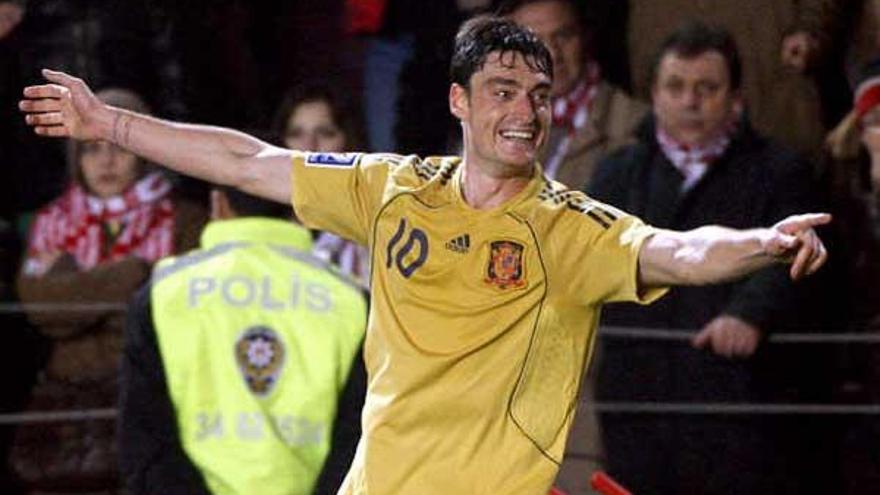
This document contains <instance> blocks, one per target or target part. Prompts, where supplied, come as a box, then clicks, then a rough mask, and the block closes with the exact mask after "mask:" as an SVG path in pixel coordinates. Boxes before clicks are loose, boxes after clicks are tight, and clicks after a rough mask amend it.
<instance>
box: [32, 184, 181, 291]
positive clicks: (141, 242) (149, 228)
mask: <svg viewBox="0 0 880 495" xmlns="http://www.w3.org/2000/svg"><path fill="white" fill-rule="evenodd" d="M170 192H171V183H170V182H169V181H168V180H167V179H165V177H163V176H162V175H161V174H160V173H152V174H149V175H147V176H146V177H144V178H142V179H141V180H139V181H137V182H136V183H135V184H133V185H132V186H131V187H129V188H128V189H127V190H126V191H125V192H123V193H122V194H120V195H118V196H113V197H110V198H103V199H102V198H98V197H97V196H93V195H90V194H88V193H87V192H86V190H85V189H84V188H83V187H82V186H80V185H79V184H73V185H71V186H70V187H69V188H68V189H67V191H65V192H64V194H63V195H62V196H61V197H60V198H58V199H57V200H55V201H53V202H52V203H51V204H49V205H48V206H46V207H45V208H44V209H43V210H41V211H40V212H39V213H38V215H37V218H36V220H35V221H34V226H33V228H32V229H31V235H30V241H29V243H28V259H27V260H26V261H25V266H24V271H25V273H28V274H40V273H43V272H45V270H46V269H48V267H43V266H40V264H41V261H40V260H41V259H42V255H47V254H52V253H57V252H64V253H69V254H70V255H72V256H73V257H74V259H75V260H76V262H77V264H78V265H79V266H80V268H82V269H83V270H88V269H90V268H93V267H95V266H96V265H98V264H100V263H104V262H107V261H116V260H119V259H122V258H124V257H126V256H129V255H134V256H138V257H140V258H142V259H144V260H146V261H150V262H152V261H156V260H158V259H159V258H161V257H163V256H168V255H170V254H172V252H173V249H174V205H173V203H172V201H171V199H170V198H169V193H170ZM114 224H115V225H117V226H118V229H117V234H116V235H115V237H114V238H113V239H112V240H108V238H107V235H108V230H109V229H110V226H111V225H114Z"/></svg>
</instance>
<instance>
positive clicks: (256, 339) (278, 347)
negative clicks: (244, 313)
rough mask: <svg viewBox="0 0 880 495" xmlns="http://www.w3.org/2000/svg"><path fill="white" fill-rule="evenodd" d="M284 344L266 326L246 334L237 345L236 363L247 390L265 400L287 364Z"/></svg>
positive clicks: (255, 328)
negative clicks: (264, 397)
mask: <svg viewBox="0 0 880 495" xmlns="http://www.w3.org/2000/svg"><path fill="white" fill-rule="evenodd" d="M284 357H285V356H284V344H283V343H282V342H281V339H279V338H278V335H276V334H275V332H274V331H273V330H272V329H271V328H269V327H265V326H255V327H251V328H248V329H247V330H245V331H244V332H243V333H242V334H241V337H239V338H238V341H236V343H235V360H236V361H237V362H238V369H239V370H240V371H241V375H242V378H244V381H245V383H246V384H247V386H248V388H249V389H250V390H251V392H253V393H254V394H256V395H258V396H261V397H263V396H266V395H268V394H269V392H271V391H272V389H273V388H274V387H275V384H276V383H277V382H278V378H279V376H280V375H281V368H282V366H283V364H284Z"/></svg>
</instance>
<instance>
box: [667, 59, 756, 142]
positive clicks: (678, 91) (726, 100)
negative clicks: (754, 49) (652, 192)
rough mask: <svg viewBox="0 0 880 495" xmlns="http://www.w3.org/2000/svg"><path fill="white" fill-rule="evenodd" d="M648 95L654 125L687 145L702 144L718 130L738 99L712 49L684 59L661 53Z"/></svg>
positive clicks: (723, 67)
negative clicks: (654, 120)
mask: <svg viewBox="0 0 880 495" xmlns="http://www.w3.org/2000/svg"><path fill="white" fill-rule="evenodd" d="M651 95H652V99H653V104H654V114H655V115H656V117H657V125H658V126H660V127H661V128H662V129H663V130H664V131H666V133H668V134H669V135H670V136H672V137H673V138H675V139H676V140H678V141H680V142H682V143H684V144H688V145H700V144H704V143H706V142H707V141H708V140H710V139H712V138H714V137H715V136H717V135H718V134H719V133H720V132H722V131H723V129H724V128H725V126H726V125H727V124H728V122H730V120H731V119H732V118H734V116H735V109H736V108H737V106H738V104H739V101H740V96H739V93H738V92H736V91H734V90H733V89H732V88H731V84H730V74H729V73H728V69H727V63H726V62H725V60H724V57H723V56H722V55H721V54H720V53H718V52H717V51H714V50H711V51H707V52H704V53H701V54H699V55H696V56H694V57H687V58H683V57H681V56H679V55H678V54H677V53H675V52H670V53H667V54H666V55H664V56H663V58H662V59H660V64H659V65H658V68H657V77H656V80H655V81H654V86H653V88H652V90H651Z"/></svg>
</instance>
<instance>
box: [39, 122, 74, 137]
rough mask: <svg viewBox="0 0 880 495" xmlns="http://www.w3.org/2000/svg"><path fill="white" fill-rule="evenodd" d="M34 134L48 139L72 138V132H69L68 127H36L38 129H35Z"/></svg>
mask: <svg viewBox="0 0 880 495" xmlns="http://www.w3.org/2000/svg"><path fill="white" fill-rule="evenodd" d="M34 132H35V133H36V134H38V135H40V136H47V137H68V136H70V131H68V130H67V127H65V126H63V125H53V126H36V127H34Z"/></svg>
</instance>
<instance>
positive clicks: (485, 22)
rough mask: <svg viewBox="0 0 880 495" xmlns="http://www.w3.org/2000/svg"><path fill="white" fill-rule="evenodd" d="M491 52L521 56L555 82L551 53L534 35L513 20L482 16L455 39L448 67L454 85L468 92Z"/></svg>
mask: <svg viewBox="0 0 880 495" xmlns="http://www.w3.org/2000/svg"><path fill="white" fill-rule="evenodd" d="M492 52H501V54H502V55H503V54H505V53H510V52H515V53H519V54H520V55H522V56H523V59H524V60H525V63H526V64H527V65H528V66H529V68H530V69H532V70H534V71H536V72H541V73H543V74H545V75H547V77H549V78H551V79H552V78H553V60H552V59H551V58H550V52H549V51H548V50H547V47H545V46H544V44H543V43H541V40H539V39H538V37H537V36H535V34H534V33H532V32H531V31H529V30H528V29H526V28H524V27H522V26H519V25H518V24H516V23H515V22H513V21H511V20H508V19H502V18H500V17H496V16H490V15H480V16H476V17H474V18H472V19H469V20H467V21H465V22H464V24H462V25H461V28H459V30H458V34H456V35H455V47H454V48H453V50H452V63H451V64H450V66H449V77H450V79H451V80H452V82H453V83H456V84H459V85H461V86H463V87H465V88H469V87H470V80H471V76H473V75H474V73H475V72H477V71H479V70H480V69H482V68H483V65H485V63H486V58H487V57H488V56H489V54H490V53H492Z"/></svg>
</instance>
